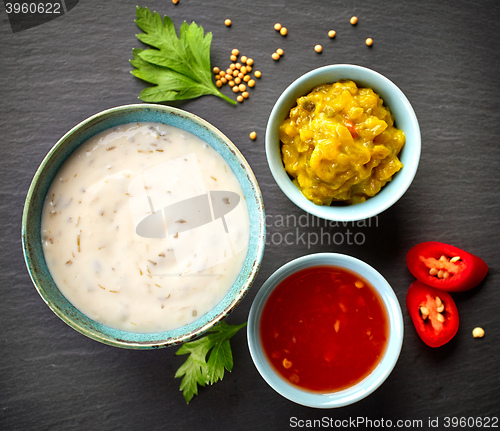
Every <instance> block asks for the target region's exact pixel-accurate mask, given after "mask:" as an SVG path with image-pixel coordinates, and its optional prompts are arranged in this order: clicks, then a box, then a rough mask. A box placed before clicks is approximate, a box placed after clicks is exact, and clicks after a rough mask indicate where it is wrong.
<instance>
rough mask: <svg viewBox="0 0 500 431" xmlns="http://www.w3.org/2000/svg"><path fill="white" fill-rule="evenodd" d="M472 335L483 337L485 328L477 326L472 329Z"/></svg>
mask: <svg viewBox="0 0 500 431" xmlns="http://www.w3.org/2000/svg"><path fill="white" fill-rule="evenodd" d="M472 336H473V337H474V338H483V337H484V329H483V328H480V327H479V326H478V327H477V328H474V329H473V330H472Z"/></svg>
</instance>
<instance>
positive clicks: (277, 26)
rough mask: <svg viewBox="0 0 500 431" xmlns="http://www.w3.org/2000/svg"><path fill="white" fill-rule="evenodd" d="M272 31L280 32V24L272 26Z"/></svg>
mask: <svg viewBox="0 0 500 431" xmlns="http://www.w3.org/2000/svg"><path fill="white" fill-rule="evenodd" d="M274 29H275V30H276V31H280V30H281V24H280V23H279V22H277V23H276V24H274Z"/></svg>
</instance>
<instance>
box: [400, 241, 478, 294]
mask: <svg viewBox="0 0 500 431" xmlns="http://www.w3.org/2000/svg"><path fill="white" fill-rule="evenodd" d="M406 263H407V265H408V269H409V270H410V272H411V273H412V274H413V275H414V276H415V277H416V278H417V279H418V280H420V281H421V282H422V283H425V284H428V285H429V286H432V287H436V288H437V289H441V290H445V291H447V292H460V291H463V290H469V289H472V288H473V287H474V286H477V285H478V284H479V282H481V280H482V279H483V278H484V277H485V276H486V273H487V272H488V265H486V263H485V262H484V260H482V259H481V258H479V257H477V256H475V255H473V254H471V253H468V252H466V251H464V250H461V249H460V248H458V247H454V246H452V245H449V244H444V243H442V242H436V241H427V242H422V243H420V244H418V245H416V246H415V247H413V248H412V249H411V250H410V251H409V252H408V254H407V255H406Z"/></svg>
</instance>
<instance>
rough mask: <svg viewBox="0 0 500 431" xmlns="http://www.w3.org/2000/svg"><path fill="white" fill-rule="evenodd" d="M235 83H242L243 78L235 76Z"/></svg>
mask: <svg viewBox="0 0 500 431" xmlns="http://www.w3.org/2000/svg"><path fill="white" fill-rule="evenodd" d="M234 83H235V84H238V85H239V84H241V78H240V77H238V76H237V77H236V78H234Z"/></svg>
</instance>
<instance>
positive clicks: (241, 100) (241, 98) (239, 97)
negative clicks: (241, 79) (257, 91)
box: [236, 94, 245, 103]
mask: <svg viewBox="0 0 500 431" xmlns="http://www.w3.org/2000/svg"><path fill="white" fill-rule="evenodd" d="M236 100H237V101H238V102H240V103H241V102H243V100H245V99H244V98H243V96H242V95H241V94H240V95H239V96H238V97H237V98H236Z"/></svg>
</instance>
